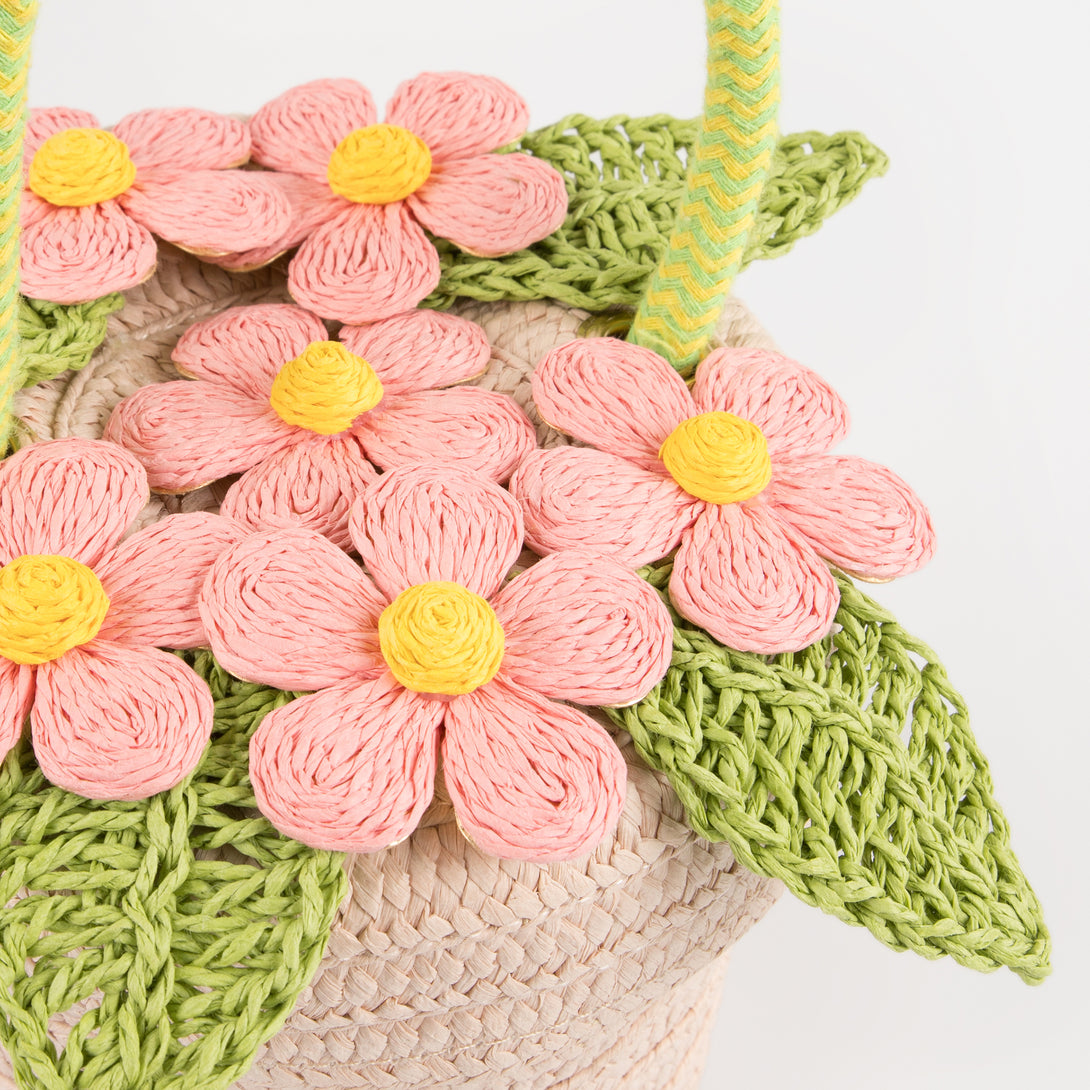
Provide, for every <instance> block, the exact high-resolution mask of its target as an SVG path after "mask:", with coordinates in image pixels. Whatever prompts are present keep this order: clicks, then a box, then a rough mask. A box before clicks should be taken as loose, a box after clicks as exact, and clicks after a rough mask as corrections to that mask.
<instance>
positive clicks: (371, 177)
mask: <svg viewBox="0 0 1090 1090" xmlns="http://www.w3.org/2000/svg"><path fill="white" fill-rule="evenodd" d="M430 174H431V152H430V151H429V150H428V145H427V144H425V143H424V141H423V140H421V139H420V137H419V136H417V135H416V133H412V132H409V130H408V129H403V128H402V127H401V126H400V125H368V126H366V127H365V128H362V129H355V130H354V131H352V132H350V133H349V134H348V135H347V136H346V137H345V138H344V139H343V140H342V141H341V142H340V143H339V144H338V145H337V147H336V150H335V151H334V152H333V154H332V155H331V156H330V159H329V166H328V168H327V169H326V177H327V178H328V179H329V186H330V188H331V189H332V190H333V192H334V193H336V194H338V195H339V196H341V197H346V198H347V199H348V200H350V201H355V202H356V203H357V204H390V203H391V202H393V201H401V200H404V199H405V198H406V197H407V196H409V194H410V193H415V192H416V191H417V190H418V189H419V188H420V187H421V186H422V185H423V184H424V183H425V182H426V181H427V180H428V175H430Z"/></svg>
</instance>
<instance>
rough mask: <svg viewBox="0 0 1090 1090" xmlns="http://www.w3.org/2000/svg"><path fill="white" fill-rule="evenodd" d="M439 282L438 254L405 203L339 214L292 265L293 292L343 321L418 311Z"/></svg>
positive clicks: (364, 206)
mask: <svg viewBox="0 0 1090 1090" xmlns="http://www.w3.org/2000/svg"><path fill="white" fill-rule="evenodd" d="M438 283H439V255H438V254H437V253H436V252H435V247H434V246H433V245H432V244H431V243H430V242H429V241H428V239H427V236H426V235H425V234H424V232H423V231H422V230H421V229H420V227H419V226H418V224H417V223H416V221H415V220H414V219H413V218H412V216H411V215H410V214H409V212H408V210H407V209H406V208H405V205H404V202H400V201H398V202H395V203H393V204H386V205H367V204H355V205H351V206H350V207H348V208H346V209H345V210H344V211H343V212H339V213H338V214H337V215H336V216H334V217H333V219H331V220H329V221H328V222H326V223H323V224H322V225H321V226H320V227H318V228H317V230H315V231H314V232H313V234H311V236H310V237H309V238H308V239H307V240H306V241H305V242H304V243H303V245H302V246H300V247H299V252H298V253H297V254H296V255H295V257H293V258H292V260H291V265H290V266H289V267H288V290H289V291H290V292H291V294H292V298H293V299H295V301H296V302H298V303H300V304H302V305H303V306H305V307H308V308H309V309H310V310H313V311H314V313H315V314H320V315H321V316H322V317H323V318H335V319H337V321H339V322H377V321H379V320H380V319H382V318H389V317H391V316H392V315H394V314H400V313H401V312H402V311H405V310H411V309H412V308H413V307H415V306H416V304H417V303H419V302H420V300H421V299H423V298H424V296H426V295H427V294H428V293H429V292H430V291H432V289H434V288H435V286H436V285H437V284H438Z"/></svg>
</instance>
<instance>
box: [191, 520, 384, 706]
mask: <svg viewBox="0 0 1090 1090" xmlns="http://www.w3.org/2000/svg"><path fill="white" fill-rule="evenodd" d="M385 607H386V601H385V600H384V599H383V597H382V596H381V595H380V594H379V593H378V591H376V590H375V587H374V585H373V584H372V582H371V580H370V579H368V578H367V576H366V575H364V573H363V572H362V571H361V570H360V568H359V565H358V564H356V563H354V562H353V561H351V560H349V559H348V557H347V556H345V555H344V553H343V552H341V550H340V549H338V548H337V546H336V545H334V544H332V542H329V541H327V540H326V539H325V538H324V537H321V536H320V535H319V534H316V533H314V532H313V531H311V530H304V529H303V528H302V527H299V528H296V529H286V530H266V531H262V532H260V533H256V534H252V535H250V536H249V537H247V538H246V539H245V540H244V541H242V542H241V543H240V544H238V545H236V546H234V548H232V549H229V550H228V551H227V552H225V553H222V554H221V555H220V557H219V559H218V560H217V561H216V562H215V564H213V566H212V569H211V571H210V572H209V575H208V578H207V580H206V581H205V585H204V590H203V591H202V593H201V597H200V609H201V619H202V621H203V622H204V627H205V631H206V632H207V634H208V640H209V643H210V644H211V645H212V650H213V651H214V652H215V654H216V658H217V659H218V660H219V662H220V664H221V665H222V666H224V667H225V668H226V669H228V670H230V671H231V673H232V674H234V675H235V676H236V677H240V678H243V679H245V680H246V681H259V682H261V683H262V684H263V685H275V686H276V687H277V688H278V689H322V688H325V687H326V686H328V685H336V684H338V683H340V682H344V681H353V680H354V681H358V680H359V679H360V678H363V677H373V676H375V675H376V674H378V673H381V672H382V671H383V670H385V668H386V667H385V663H384V661H383V659H382V656H381V654H380V652H379V649H378V618H379V614H380V613H381V612H382V611H383V609H384V608H385Z"/></svg>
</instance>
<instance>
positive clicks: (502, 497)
mask: <svg viewBox="0 0 1090 1090" xmlns="http://www.w3.org/2000/svg"><path fill="white" fill-rule="evenodd" d="M349 531H350V533H351V534H352V541H353V543H354V544H355V546H356V549H357V550H358V551H359V554H360V556H361V557H362V558H363V562H364V564H366V565H367V570H368V571H369V572H370V573H371V575H372V576H373V577H374V580H375V583H376V584H377V585H378V588H379V589H380V590H381V591H382V592H383V593H384V594H385V595H386V596H387V598H389V599H393V598H394V597H396V596H397V595H398V594H400V593H401V592H402V591H403V590H404V589H405V588H406V587H411V586H414V585H416V584H417V583H429V582H447V583H461V584H462V586H464V587H468V589H469V590H471V591H473V592H474V593H475V594H480V595H481V596H482V597H484V598H488V597H490V596H491V595H492V593H493V592H494V591H495V589H496V588H497V587H498V586H499V585H500V581H501V580H502V579H503V577H504V576H505V575H506V574H507V572H508V571H509V570H510V568H511V565H512V564H514V562H515V559H516V558H517V557H518V554H519V551H520V550H521V548H522V513H521V511H520V510H519V506H518V504H517V503H516V502H515V501H514V499H513V498H512V497H511V495H510V494H509V493H508V492H506V491H504V489H502V488H500V486H499V485H498V484H495V483H494V482H493V481H490V480H488V479H487V478H486V477H482V476H481V475H480V474H477V473H471V472H470V471H469V470H465V469H460V468H458V467H457V466H450V465H443V464H439V465H419V466H407V467H403V468H401V469H395V470H393V471H392V472H390V473H386V474H384V475H383V476H382V477H380V478H379V480H378V481H377V482H376V483H375V484H373V485H372V486H371V487H370V488H369V489H367V491H366V492H364V494H363V495H362V496H361V497H360V498H359V499H358V500H357V501H356V503H355V504H354V505H353V507H352V517H351V519H350V520H349Z"/></svg>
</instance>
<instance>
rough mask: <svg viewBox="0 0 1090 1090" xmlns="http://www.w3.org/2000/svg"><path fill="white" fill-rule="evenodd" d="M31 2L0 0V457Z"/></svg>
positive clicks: (14, 359) (34, 9) (11, 378)
mask: <svg viewBox="0 0 1090 1090" xmlns="http://www.w3.org/2000/svg"><path fill="white" fill-rule="evenodd" d="M37 14H38V3H37V0H0V454H2V453H3V452H4V451H5V450H6V449H7V443H8V433H9V429H10V427H11V401H12V398H13V397H14V396H15V391H16V389H17V387H18V374H17V368H18V347H19V336H18V330H17V325H16V322H17V318H18V313H19V311H18V307H19V191H20V188H21V185H20V183H21V181H22V171H21V166H22V159H23V122H24V119H25V115H26V77H27V69H28V68H29V66H30V34H31V31H32V30H33V29H34V18H35V16H36V15H37Z"/></svg>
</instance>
